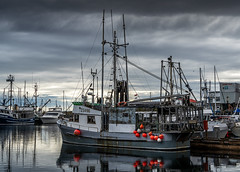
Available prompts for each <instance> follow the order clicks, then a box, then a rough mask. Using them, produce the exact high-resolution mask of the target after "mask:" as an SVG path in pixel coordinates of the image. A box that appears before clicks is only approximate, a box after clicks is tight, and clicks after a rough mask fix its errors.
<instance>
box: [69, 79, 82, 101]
mask: <svg viewBox="0 0 240 172" xmlns="http://www.w3.org/2000/svg"><path fill="white" fill-rule="evenodd" d="M80 81H81V78H80V79H79V80H78V83H77V86H76V88H75V90H74V92H73V95H72V98H71V102H72V101H73V99H74V97H75V93H76V91H77V88H78V85H79V83H80Z"/></svg>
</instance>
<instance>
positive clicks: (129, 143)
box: [58, 124, 190, 151]
mask: <svg viewBox="0 0 240 172" xmlns="http://www.w3.org/2000/svg"><path fill="white" fill-rule="evenodd" d="M58 126H59V128H60V130H61V133H62V138H63V142H65V143H71V144H76V145H87V146H99V147H114V148H125V149H144V150H159V151H162V150H169V151H170V150H182V149H189V148H190V141H189V139H186V140H185V141H180V140H179V141H177V140H178V139H179V138H181V136H182V135H184V134H181V133H167V134H165V133H164V139H163V140H162V141H161V142H158V141H157V140H151V139H150V137H149V136H148V137H142V136H140V137H136V136H135V135H134V134H133V133H119V132H111V133H110V132H92V131H86V130H81V134H80V135H79V136H76V135H74V130H75V128H73V127H68V126H66V125H61V124H58Z"/></svg>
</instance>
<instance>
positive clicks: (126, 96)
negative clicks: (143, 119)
mask: <svg viewBox="0 0 240 172" xmlns="http://www.w3.org/2000/svg"><path fill="white" fill-rule="evenodd" d="M123 34H124V49H125V60H126V95H125V101H126V102H127V101H128V100H129V92H128V91H129V90H128V62H127V40H126V27H125V20H124V14H123Z"/></svg>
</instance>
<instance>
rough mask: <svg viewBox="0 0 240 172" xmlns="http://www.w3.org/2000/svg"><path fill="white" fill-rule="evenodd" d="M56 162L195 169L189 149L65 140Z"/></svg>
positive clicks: (86, 167)
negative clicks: (134, 147)
mask: <svg viewBox="0 0 240 172" xmlns="http://www.w3.org/2000/svg"><path fill="white" fill-rule="evenodd" d="M57 166H58V167H60V168H62V169H63V170H66V169H69V168H71V169H72V171H86V172H92V171H115V172H121V171H139V172H140V171H141V172H142V171H166V170H167V171H169V170H177V171H196V169H195V167H194V166H193V165H192V163H191V161H190V151H179V152H159V151H158V152H154V151H151V152H150V151H138V150H136V151H135V150H134V151H133V150H125V149H124V150H123V149H109V148H96V147H86V146H76V145H70V144H65V143H64V144H63V145H62V150H61V154H60V157H59V159H58V160H57Z"/></svg>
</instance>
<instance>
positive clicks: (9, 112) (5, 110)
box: [0, 75, 35, 124]
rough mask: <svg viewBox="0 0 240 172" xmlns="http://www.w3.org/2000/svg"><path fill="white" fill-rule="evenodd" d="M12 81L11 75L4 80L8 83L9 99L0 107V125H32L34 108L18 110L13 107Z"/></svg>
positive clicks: (16, 107)
mask: <svg viewBox="0 0 240 172" xmlns="http://www.w3.org/2000/svg"><path fill="white" fill-rule="evenodd" d="M14 80H15V78H14V76H13V75H9V76H8V78H7V79H6V81H7V82H10V89H9V99H8V100H7V101H6V99H4V100H3V103H2V105H1V106H0V124H24V123H29V124H34V121H35V114H34V108H32V107H27V108H25V107H24V108H23V107H22V108H19V107H18V106H17V105H13V82H14ZM4 96H5V95H4ZM8 103H9V104H8Z"/></svg>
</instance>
